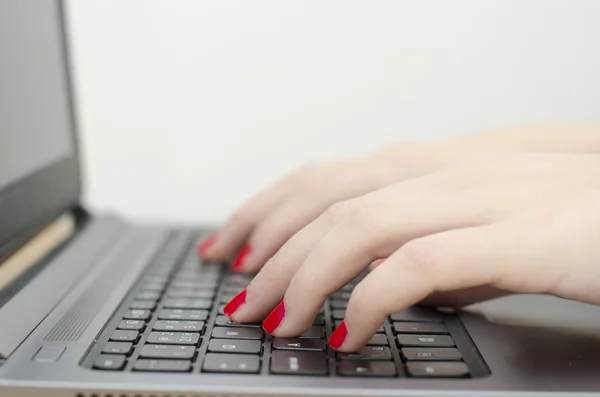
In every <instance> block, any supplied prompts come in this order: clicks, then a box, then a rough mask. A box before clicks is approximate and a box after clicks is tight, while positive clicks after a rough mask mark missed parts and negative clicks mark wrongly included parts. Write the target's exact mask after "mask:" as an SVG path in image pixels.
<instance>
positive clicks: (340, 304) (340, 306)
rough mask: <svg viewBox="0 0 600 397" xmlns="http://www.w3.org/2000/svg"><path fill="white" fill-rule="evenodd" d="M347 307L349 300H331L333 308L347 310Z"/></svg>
mask: <svg viewBox="0 0 600 397" xmlns="http://www.w3.org/2000/svg"><path fill="white" fill-rule="evenodd" d="M346 307H348V302H346V301H331V308H332V309H334V310H335V309H344V310H346Z"/></svg>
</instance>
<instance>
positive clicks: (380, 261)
mask: <svg viewBox="0 0 600 397" xmlns="http://www.w3.org/2000/svg"><path fill="white" fill-rule="evenodd" d="M386 259H387V258H382V259H377V260H376V261H373V263H372V264H371V266H373V267H377V266H379V265H381V264H382V263H383V262H385V260H386Z"/></svg>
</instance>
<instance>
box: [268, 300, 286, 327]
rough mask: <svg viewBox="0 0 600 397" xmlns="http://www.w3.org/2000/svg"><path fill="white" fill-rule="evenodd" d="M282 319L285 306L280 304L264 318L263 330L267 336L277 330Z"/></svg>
mask: <svg viewBox="0 0 600 397" xmlns="http://www.w3.org/2000/svg"><path fill="white" fill-rule="evenodd" d="M284 317H285V304H284V303H283V302H281V303H280V304H279V305H277V307H276V308H275V310H273V311H272V312H271V314H269V315H268V316H267V318H265V321H263V328H264V330H265V331H267V332H268V333H269V334H272V333H273V332H274V331H275V330H276V329H277V327H279V324H281V321H282V320H283V318H284Z"/></svg>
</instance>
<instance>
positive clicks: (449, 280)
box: [330, 226, 510, 351]
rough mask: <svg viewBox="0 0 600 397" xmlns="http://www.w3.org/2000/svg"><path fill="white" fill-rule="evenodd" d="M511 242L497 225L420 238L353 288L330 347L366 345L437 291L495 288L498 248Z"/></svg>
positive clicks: (341, 348)
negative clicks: (382, 327) (392, 316)
mask: <svg viewBox="0 0 600 397" xmlns="http://www.w3.org/2000/svg"><path fill="white" fill-rule="evenodd" d="M505 238H509V239H510V237H509V236H506V235H504V234H503V233H502V232H499V231H498V228H497V227H495V226H478V227H470V228H463V229H456V230H450V231H446V232H441V233H437V234H433V235H430V236H427V237H422V238H420V239H416V240H413V241H411V242H410V243H408V244H406V245H405V246H404V247H402V248H400V249H399V250H398V251H396V252H395V253H394V254H392V255H391V256H390V257H389V258H388V259H387V260H386V261H385V262H384V263H383V264H381V265H380V266H378V267H377V268H376V269H375V270H373V271H372V272H371V273H370V274H369V275H368V276H367V277H365V279H364V280H363V281H361V282H360V283H359V284H358V285H357V286H356V287H355V288H354V291H353V293H352V296H351V297H350V300H349V302H348V307H347V309H346V317H345V319H344V325H343V326H342V325H341V326H340V327H338V329H337V330H336V331H334V333H333V334H332V336H331V339H330V344H331V346H332V347H333V348H335V349H338V350H341V351H355V350H356V349H358V348H360V347H362V346H363V345H364V344H365V343H366V342H367V341H368V340H369V338H370V337H371V336H372V335H373V334H374V333H375V331H376V330H377V328H379V326H380V325H381V324H382V323H383V322H384V321H385V319H386V317H387V316H389V315H390V314H391V313H395V312H397V311H400V310H403V309H405V308H406V307H408V306H411V305H413V304H415V303H417V302H419V301H421V300H423V299H425V298H426V297H428V296H429V295H431V294H432V293H434V292H444V291H452V290H457V289H466V288H473V287H478V286H482V285H490V284H493V283H494V282H495V281H496V280H498V278H499V275H500V273H501V272H502V270H501V269H502V267H501V266H497V264H498V263H497V259H496V258H493V256H494V255H496V254H498V252H497V251H498V250H497V249H496V247H499V246H500V247H501V246H503V245H504V244H502V240H503V239H505Z"/></svg>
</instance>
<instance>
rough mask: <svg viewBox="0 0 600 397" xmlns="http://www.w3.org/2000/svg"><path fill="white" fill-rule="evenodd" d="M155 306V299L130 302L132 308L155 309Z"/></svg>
mask: <svg viewBox="0 0 600 397" xmlns="http://www.w3.org/2000/svg"><path fill="white" fill-rule="evenodd" d="M155 307H156V301H153V300H147V301H133V302H131V303H130V304H129V308H130V309H147V310H154V308H155Z"/></svg>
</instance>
